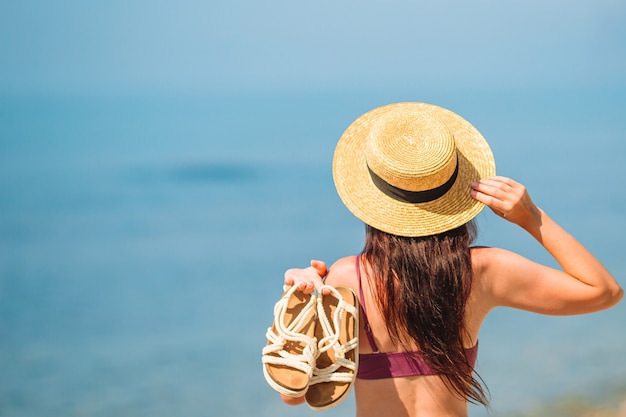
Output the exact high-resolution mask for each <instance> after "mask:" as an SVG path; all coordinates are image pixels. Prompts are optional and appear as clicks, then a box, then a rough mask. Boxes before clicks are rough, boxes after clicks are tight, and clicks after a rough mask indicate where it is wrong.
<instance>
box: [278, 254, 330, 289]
mask: <svg viewBox="0 0 626 417" xmlns="http://www.w3.org/2000/svg"><path fill="white" fill-rule="evenodd" d="M327 274H328V269H327V268H326V263H325V262H323V261H317V260H312V261H311V266H309V267H308V268H292V269H288V270H287V271H285V281H284V289H285V290H287V289H288V288H290V287H292V286H293V285H297V286H298V289H299V290H300V291H302V292H304V293H305V294H309V293H311V292H313V290H314V289H319V288H320V287H321V286H322V285H324V282H323V280H322V278H324V277H325V276H326V275H327Z"/></svg>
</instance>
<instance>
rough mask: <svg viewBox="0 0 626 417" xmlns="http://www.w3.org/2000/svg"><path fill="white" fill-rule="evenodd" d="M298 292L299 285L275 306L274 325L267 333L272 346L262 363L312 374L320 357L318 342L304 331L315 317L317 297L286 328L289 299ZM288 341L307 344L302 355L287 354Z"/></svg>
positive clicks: (264, 349)
mask: <svg viewBox="0 0 626 417" xmlns="http://www.w3.org/2000/svg"><path fill="white" fill-rule="evenodd" d="M297 289H298V288H297V286H295V285H294V286H292V287H291V288H290V289H289V290H288V291H287V292H286V293H285V294H284V295H283V296H282V297H281V299H280V300H278V302H277V303H276V304H275V305H274V325H273V327H269V328H268V329H267V332H266V334H265V336H266V337H267V340H268V341H269V342H270V343H269V344H267V345H266V346H265V347H264V348H263V351H262V354H263V357H262V361H263V363H267V364H275V365H286V366H289V367H292V368H296V369H299V370H301V371H303V372H305V373H307V374H311V373H312V369H313V366H314V364H315V359H316V354H317V339H316V338H314V337H311V336H307V335H306V334H303V333H300V331H301V330H302V329H303V328H304V327H305V326H307V325H309V324H310V317H311V315H313V316H315V306H316V297H314V296H312V297H311V298H310V300H309V301H308V303H307V304H306V305H305V306H304V308H303V309H302V311H301V312H300V313H299V314H298V316H297V317H295V318H294V319H293V320H292V321H291V323H289V324H288V325H285V315H286V313H287V309H288V306H289V299H290V298H291V296H292V295H293V293H294V292H295V291H297ZM287 342H296V343H298V344H301V345H303V346H304V348H303V350H302V353H299V354H296V353H290V352H287V351H285V350H284V347H285V344H286V343H287ZM272 354H274V355H272ZM275 355H278V356H275Z"/></svg>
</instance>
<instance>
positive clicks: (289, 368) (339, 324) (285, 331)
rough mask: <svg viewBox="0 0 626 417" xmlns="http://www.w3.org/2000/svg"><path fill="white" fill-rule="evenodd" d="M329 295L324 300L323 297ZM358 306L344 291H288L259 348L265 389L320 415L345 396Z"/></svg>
mask: <svg viewBox="0 0 626 417" xmlns="http://www.w3.org/2000/svg"><path fill="white" fill-rule="evenodd" d="M325 290H329V291H330V293H329V294H328V295H323V292H326V291H325ZM358 317H359V313H358V300H357V298H356V296H355V294H354V292H353V291H352V290H351V289H349V288H346V287H336V288H335V287H332V286H329V285H324V286H323V287H322V288H321V289H320V290H319V293H318V295H316V294H315V293H311V294H305V293H304V292H302V291H300V290H298V288H297V286H295V285H294V286H292V287H291V288H289V289H288V290H287V291H285V293H284V294H283V295H282V297H281V298H280V300H279V301H278V302H277V303H276V305H275V306H274V323H273V325H272V327H270V328H269V329H268V330H267V334H266V336H267V340H268V342H267V345H266V346H265V347H264V348H263V357H262V362H263V373H264V375H265V380H266V381H267V383H268V384H269V385H270V386H271V387H272V388H273V389H274V390H276V391H278V392H279V393H281V394H283V395H286V396H289V397H294V398H297V397H302V396H304V397H305V400H306V402H307V404H308V405H309V407H310V408H312V409H314V410H325V409H328V408H331V407H334V406H336V405H337V404H339V403H340V402H341V401H343V400H344V399H345V398H346V397H347V396H348V393H349V392H350V389H351V388H352V385H353V384H354V380H355V378H356V372H357V362H358V329H359V324H358Z"/></svg>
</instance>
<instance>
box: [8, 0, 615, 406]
mask: <svg viewBox="0 0 626 417" xmlns="http://www.w3.org/2000/svg"><path fill="white" fill-rule="evenodd" d="M625 23H626V3H624V2H623V1H619V0H597V1H594V2H589V1H582V0H570V1H563V0H557V1H551V2H545V1H537V0H525V1H508V2H499V1H495V0H483V1H481V0H478V1H473V2H461V1H449V0H444V1H439V2H416V1H401V0H387V1H385V2H374V1H368V0H361V1H354V0H346V1H340V2H336V1H328V0H320V1H317V2H307V3H304V2H294V1H279V0H267V1H263V2H254V1H244V0H229V1H224V0H212V1H208V2H207V1H192V0H179V1H176V2H173V1H169V2H168V1H145V0H125V1H119V0H111V1H107V2H95V1H92V2H90V1H78V0H57V1H55V2H48V1H41V0H25V1H13V0H0V415H2V416H7V417H8V416H10V417H26V416H28V417H30V416H37V417H48V416H63V417H67V416H97V417H105V416H106V417H108V416H116V417H119V416H150V417H161V416H188V417H192V416H233V417H234V416H250V415H253V416H312V415H318V414H320V413H316V412H313V411H311V410H309V409H308V408H306V407H298V408H290V407H287V406H285V405H283V404H282V403H281V402H280V401H279V399H278V396H277V395H276V394H275V393H274V391H272V390H271V388H270V387H269V386H268V385H267V384H266V383H265V381H264V379H263V375H262V371H261V359H260V358H261V348H262V346H263V345H264V344H265V330H266V328H267V327H268V326H269V325H270V324H271V320H272V308H273V304H274V302H275V301H276V300H277V299H278V297H279V296H280V294H281V292H282V290H281V286H282V275H283V272H284V270H285V269H287V268H289V267H295V266H306V265H308V262H309V260H310V259H311V258H318V259H323V260H325V261H327V262H328V263H329V264H330V263H332V262H333V261H334V260H336V259H337V258H339V257H342V256H346V255H350V254H355V253H357V252H358V251H360V249H361V245H362V240H363V227H362V225H361V224H360V223H359V222H358V221H357V220H355V219H354V218H352V216H351V215H350V214H349V213H348V212H347V210H346V209H345V208H344V207H343V206H342V204H341V202H340V200H339V199H338V197H337V196H336V193H335V190H334V186H333V182H332V175H331V169H330V167H331V159H332V154H333V150H334V146H335V143H336V141H337V139H338V138H339V136H340V135H341V133H342V132H343V130H344V129H345V128H346V127H347V126H348V125H349V124H350V123H351V122H352V121H353V120H354V119H355V118H356V117H358V116H359V115H361V114H362V113H364V112H366V111H368V110H370V109H372V108H374V107H378V106H380V105H384V104H388V103H391V102H397V101H424V102H429V103H433V104H438V105H440V106H443V107H446V108H449V109H451V110H453V111H455V112H456V113H458V114H460V115H462V116H463V117H465V118H466V119H468V120H469V121H470V122H472V123H473V124H474V125H475V126H476V127H477V128H478V129H479V130H480V131H481V132H482V133H483V135H484V136H485V137H486V138H487V140H488V141H489V143H490V144H491V146H492V149H493V152H494V154H495V157H496V161H497V165H498V172H499V173H500V174H502V175H507V176H512V177H514V178H516V179H517V180H519V181H520V182H522V183H524V184H525V185H526V186H527V187H528V189H529V190H530V192H531V195H532V196H533V198H534V200H535V201H536V202H537V203H538V204H539V205H540V206H541V207H542V208H544V209H545V210H546V211H548V212H549V213H550V214H551V215H552V216H553V217H554V218H555V219H556V220H557V221H559V222H560V223H561V224H562V225H563V226H564V227H565V228H566V229H568V230H569V231H570V232H571V233H572V234H573V235H575V236H576V237H578V238H579V239H580V240H581V241H582V242H583V243H584V244H585V245H587V246H588V247H589V248H590V249H591V250H592V252H594V253H595V254H596V255H597V256H598V257H599V258H600V259H601V261H603V262H604V263H605V264H606V266H607V267H608V268H609V270H610V271H611V272H612V273H613V274H614V275H615V276H616V277H617V279H618V280H619V281H620V282H621V284H622V285H623V286H626V278H625V276H626V257H625V256H624V250H623V248H624V232H625V231H626V220H625V217H624V214H626V195H625V194H624V191H623V190H624V182H625V178H626V176H625V175H624V172H623V167H624V162H625V161H626V158H625V156H624V155H626V141H625V140H624V139H625V137H626V117H625V116H626V24H625ZM478 224H479V228H480V238H479V243H482V244H487V245H494V246H502V247H505V248H508V249H511V250H515V251H518V252H520V253H522V254H524V255H526V256H529V257H531V258H533V259H536V260H538V261H541V262H545V263H548V264H551V265H554V263H553V261H552V260H551V259H550V258H549V256H548V255H547V254H545V253H544V252H543V251H542V249H541V248H540V247H539V246H538V245H537V244H536V243H535V242H534V241H532V239H530V238H529V237H528V236H526V235H524V234H523V233H522V232H521V231H520V230H518V229H516V228H515V227H513V226H511V225H508V224H505V223H503V222H502V221H501V220H499V219H497V218H496V217H495V216H493V215H492V214H491V213H489V212H488V211H484V212H483V213H482V214H481V215H480V216H479V219H478ZM625 329H626V305H625V304H624V303H621V304H620V305H618V306H617V307H615V308H613V309H611V310H608V311H604V312H600V313H595V314H592V315H588V316H579V317H567V318H554V317H545V316H540V315H534V314H530V313H523V312H519V311H511V310H506V309H502V310H497V311H495V312H494V313H493V314H492V316H490V318H489V319H488V321H487V322H486V323H485V325H484V328H483V332H482V334H481V341H480V343H481V351H480V354H479V360H478V372H479V373H480V375H481V376H482V378H483V379H484V380H485V382H486V384H487V386H488V387H489V388H490V390H491V394H492V409H491V410H490V411H487V410H484V409H483V408H480V407H472V408H471V410H470V411H471V415H472V416H474V417H476V416H486V415H495V416H514V415H515V416H522V415H537V413H538V415H551V416H559V415H579V414H580V413H582V412H587V413H589V412H591V411H589V410H599V409H603V410H605V411H606V412H607V413H608V412H612V413H613V414H617V413H618V410H619V408H620V406H621V407H622V415H624V413H625V412H626V411H624V408H625V407H626V406H624V405H623V404H624V401H625V400H626V395H625V393H626V361H625V360H624V357H625V356H626V331H624V330H625ZM352 407H353V398H352V397H351V398H350V399H349V400H348V401H346V402H345V403H343V404H341V405H340V406H338V407H337V408H335V409H332V410H330V411H327V412H324V415H327V416H340V415H351V414H352V413H353V411H352ZM546 407H547V408H546ZM541 410H544V411H541ZM545 410H550V411H549V412H547V411H545ZM542 413H543V414H542ZM546 413H547V414H546ZM577 413H578V414H577ZM320 415H321V414H320ZM587 415H589V414H587ZM598 415H599V414H598ZM603 415H608V414H603Z"/></svg>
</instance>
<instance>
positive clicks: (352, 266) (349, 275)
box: [325, 256, 358, 288]
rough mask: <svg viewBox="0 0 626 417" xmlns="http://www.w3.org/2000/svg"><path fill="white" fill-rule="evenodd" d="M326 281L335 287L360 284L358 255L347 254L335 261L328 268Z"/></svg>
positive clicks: (352, 286)
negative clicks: (357, 265)
mask: <svg viewBox="0 0 626 417" xmlns="http://www.w3.org/2000/svg"><path fill="white" fill-rule="evenodd" d="M325 283H326V284H328V285H332V286H334V287H339V286H345V287H351V288H355V286H357V285H358V280H357V274H356V256H346V257H344V258H340V259H338V260H337V261H335V262H334V263H333V264H332V265H331V267H330V269H329V270H328V275H327V276H326V280H325Z"/></svg>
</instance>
